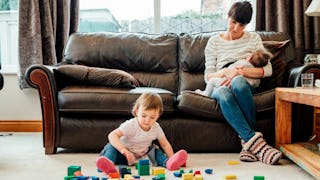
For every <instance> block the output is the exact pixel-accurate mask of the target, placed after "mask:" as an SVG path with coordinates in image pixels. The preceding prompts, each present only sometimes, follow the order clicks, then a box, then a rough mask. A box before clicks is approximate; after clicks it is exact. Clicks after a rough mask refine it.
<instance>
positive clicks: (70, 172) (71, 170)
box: [68, 166, 81, 176]
mask: <svg viewBox="0 0 320 180" xmlns="http://www.w3.org/2000/svg"><path fill="white" fill-rule="evenodd" d="M76 171H80V172H81V166H69V167H68V176H73V174H74V172H76Z"/></svg>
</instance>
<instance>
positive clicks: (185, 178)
mask: <svg viewBox="0 0 320 180" xmlns="http://www.w3.org/2000/svg"><path fill="white" fill-rule="evenodd" d="M182 179H183V180H193V174H192V173H185V174H182Z"/></svg>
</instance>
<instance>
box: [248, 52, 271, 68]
mask: <svg viewBox="0 0 320 180" xmlns="http://www.w3.org/2000/svg"><path fill="white" fill-rule="evenodd" d="M271 58H272V54H271V53H270V52H268V51H265V50H256V51H254V52H252V54H251V55H250V56H249V57H248V59H247V60H248V61H249V62H250V63H251V64H252V65H253V66H254V67H263V66H265V65H267V64H268V61H269V60H270V59H271Z"/></svg>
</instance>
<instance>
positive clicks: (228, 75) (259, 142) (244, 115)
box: [204, 1, 282, 164]
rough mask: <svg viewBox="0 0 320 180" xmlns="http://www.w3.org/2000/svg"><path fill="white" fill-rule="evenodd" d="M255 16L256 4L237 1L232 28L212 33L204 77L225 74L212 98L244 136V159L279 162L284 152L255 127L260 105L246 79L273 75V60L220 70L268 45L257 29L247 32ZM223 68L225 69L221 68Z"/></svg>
mask: <svg viewBox="0 0 320 180" xmlns="http://www.w3.org/2000/svg"><path fill="white" fill-rule="evenodd" d="M251 17H252V6H251V4H250V3H249V2H247V1H241V2H235V3H234V4H233V5H232V6H231V8H230V10H229V12H228V30H227V31H226V32H222V33H219V34H217V35H214V36H212V37H210V39H209V40H208V43H207V46H206V48H205V60H206V62H205V66H206V68H205V72H204V79H205V82H208V81H209V80H210V79H211V78H215V77H219V78H225V80H224V81H223V82H222V83H221V86H219V87H218V88H216V89H215V90H214V91H213V92H212V94H211V95H210V97H211V98H214V99H216V100H217V101H218V103H219V105H220V108H221V111H222V113H223V115H224V117H225V119H226V120H227V121H228V123H229V124H230V125H231V127H232V128H233V129H234V130H235V131H236V132H237V133H238V135H239V137H240V138H241V145H242V147H243V149H242V151H241V152H240V160H241V161H247V162H252V161H258V160H260V161H262V162H263V163H266V164H276V163H278V161H279V159H280V158H281V155H282V154H281V152H280V151H279V150H277V149H275V148H272V147H271V146H269V145H268V144H267V143H266V141H265V140H264V139H263V136H262V134H261V133H260V132H256V131H255V124H256V107H255V103H254V100H253V93H254V92H255V89H254V87H252V86H250V84H249V83H248V82H247V81H246V80H245V78H244V77H248V78H263V77H269V76H271V75H272V67H271V63H270V62H268V64H267V65H266V66H264V67H262V68H254V67H253V68H244V67H236V68H227V69H224V70H223V73H217V72H218V71H219V70H221V69H222V67H223V66H224V65H226V64H228V63H229V62H228V60H230V59H236V60H241V59H245V57H247V56H248V55H249V54H250V52H253V51H256V50H259V49H264V47H263V44H262V40H261V38H260V36H259V35H258V34H257V33H255V32H246V31H244V30H245V27H246V25H247V24H248V23H249V22H250V20H251ZM220 72H221V71H220Z"/></svg>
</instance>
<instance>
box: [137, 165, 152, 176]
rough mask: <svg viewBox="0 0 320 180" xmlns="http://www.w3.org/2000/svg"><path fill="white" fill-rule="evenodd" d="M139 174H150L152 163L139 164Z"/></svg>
mask: <svg viewBox="0 0 320 180" xmlns="http://www.w3.org/2000/svg"><path fill="white" fill-rule="evenodd" d="M138 174H139V175H140V176H149V175H150V165H140V164H138Z"/></svg>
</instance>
